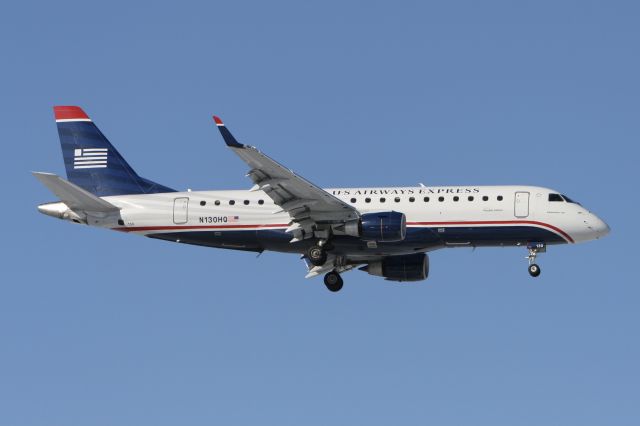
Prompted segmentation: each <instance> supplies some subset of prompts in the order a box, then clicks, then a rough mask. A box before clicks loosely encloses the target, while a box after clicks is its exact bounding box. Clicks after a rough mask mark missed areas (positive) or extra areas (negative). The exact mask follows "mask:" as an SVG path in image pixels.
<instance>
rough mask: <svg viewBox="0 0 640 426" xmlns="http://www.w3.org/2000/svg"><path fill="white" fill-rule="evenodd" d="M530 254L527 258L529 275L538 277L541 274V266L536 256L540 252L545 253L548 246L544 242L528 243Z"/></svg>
mask: <svg viewBox="0 0 640 426" xmlns="http://www.w3.org/2000/svg"><path fill="white" fill-rule="evenodd" d="M527 249H528V250H529V255H528V256H527V257H525V259H528V260H529V275H531V276H532V277H537V276H538V275H540V272H541V271H540V266H538V264H537V263H536V256H538V253H544V252H546V251H547V247H546V245H545V244H544V243H529V244H527Z"/></svg>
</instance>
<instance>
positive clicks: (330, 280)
mask: <svg viewBox="0 0 640 426" xmlns="http://www.w3.org/2000/svg"><path fill="white" fill-rule="evenodd" d="M343 284H344V281H342V277H341V276H340V274H339V273H337V272H336V271H331V272H329V273H328V274H327V275H325V276H324V285H326V286H327V288H328V289H329V291H333V292H334V293H335V292H336V291H340V289H342V285H343Z"/></svg>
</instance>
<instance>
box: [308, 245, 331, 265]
mask: <svg viewBox="0 0 640 426" xmlns="http://www.w3.org/2000/svg"><path fill="white" fill-rule="evenodd" d="M307 258H308V259H309V262H311V264H312V265H313V266H322V265H324V264H325V262H326V261H327V251H326V250H325V249H324V248H323V247H321V246H319V245H315V246H311V247H310V248H309V250H307Z"/></svg>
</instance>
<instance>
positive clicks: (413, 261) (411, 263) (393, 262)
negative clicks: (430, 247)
mask: <svg viewBox="0 0 640 426" xmlns="http://www.w3.org/2000/svg"><path fill="white" fill-rule="evenodd" d="M360 269H361V270H363V271H366V272H368V273H369V274H371V275H377V276H379V277H384V278H385V279H387V280H390V281H421V280H426V279H427V277H428V276H429V256H427V255H426V254H425V253H416V254H407V255H404V256H389V257H385V258H383V259H382V260H379V261H377V262H371V263H369V264H368V265H367V266H364V267H362V268H360Z"/></svg>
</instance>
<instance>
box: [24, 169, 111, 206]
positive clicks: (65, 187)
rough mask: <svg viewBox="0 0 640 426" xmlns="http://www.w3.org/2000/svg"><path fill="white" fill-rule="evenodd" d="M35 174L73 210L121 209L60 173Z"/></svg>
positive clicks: (34, 173)
mask: <svg viewBox="0 0 640 426" xmlns="http://www.w3.org/2000/svg"><path fill="white" fill-rule="evenodd" d="M33 175H34V176H35V177H36V178H38V180H39V181H40V182H42V184H43V185H44V186H46V187H47V188H49V190H50V191H51V192H53V193H54V194H55V195H56V196H57V197H58V198H59V199H60V201H63V202H64V203H65V204H66V205H67V206H68V207H69V208H70V209H72V210H81V211H90V212H104V213H108V212H114V211H118V210H120V208H119V207H116V206H114V205H113V204H111V203H109V202H107V201H105V200H103V199H102V198H100V197H98V196H95V195H93V194H92V193H90V192H89V191H86V190H84V189H82V188H80V187H79V186H78V185H74V184H73V183H71V182H69V181H67V180H64V179H62V178H61V177H60V176H58V175H55V174H53V173H43V172H33Z"/></svg>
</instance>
